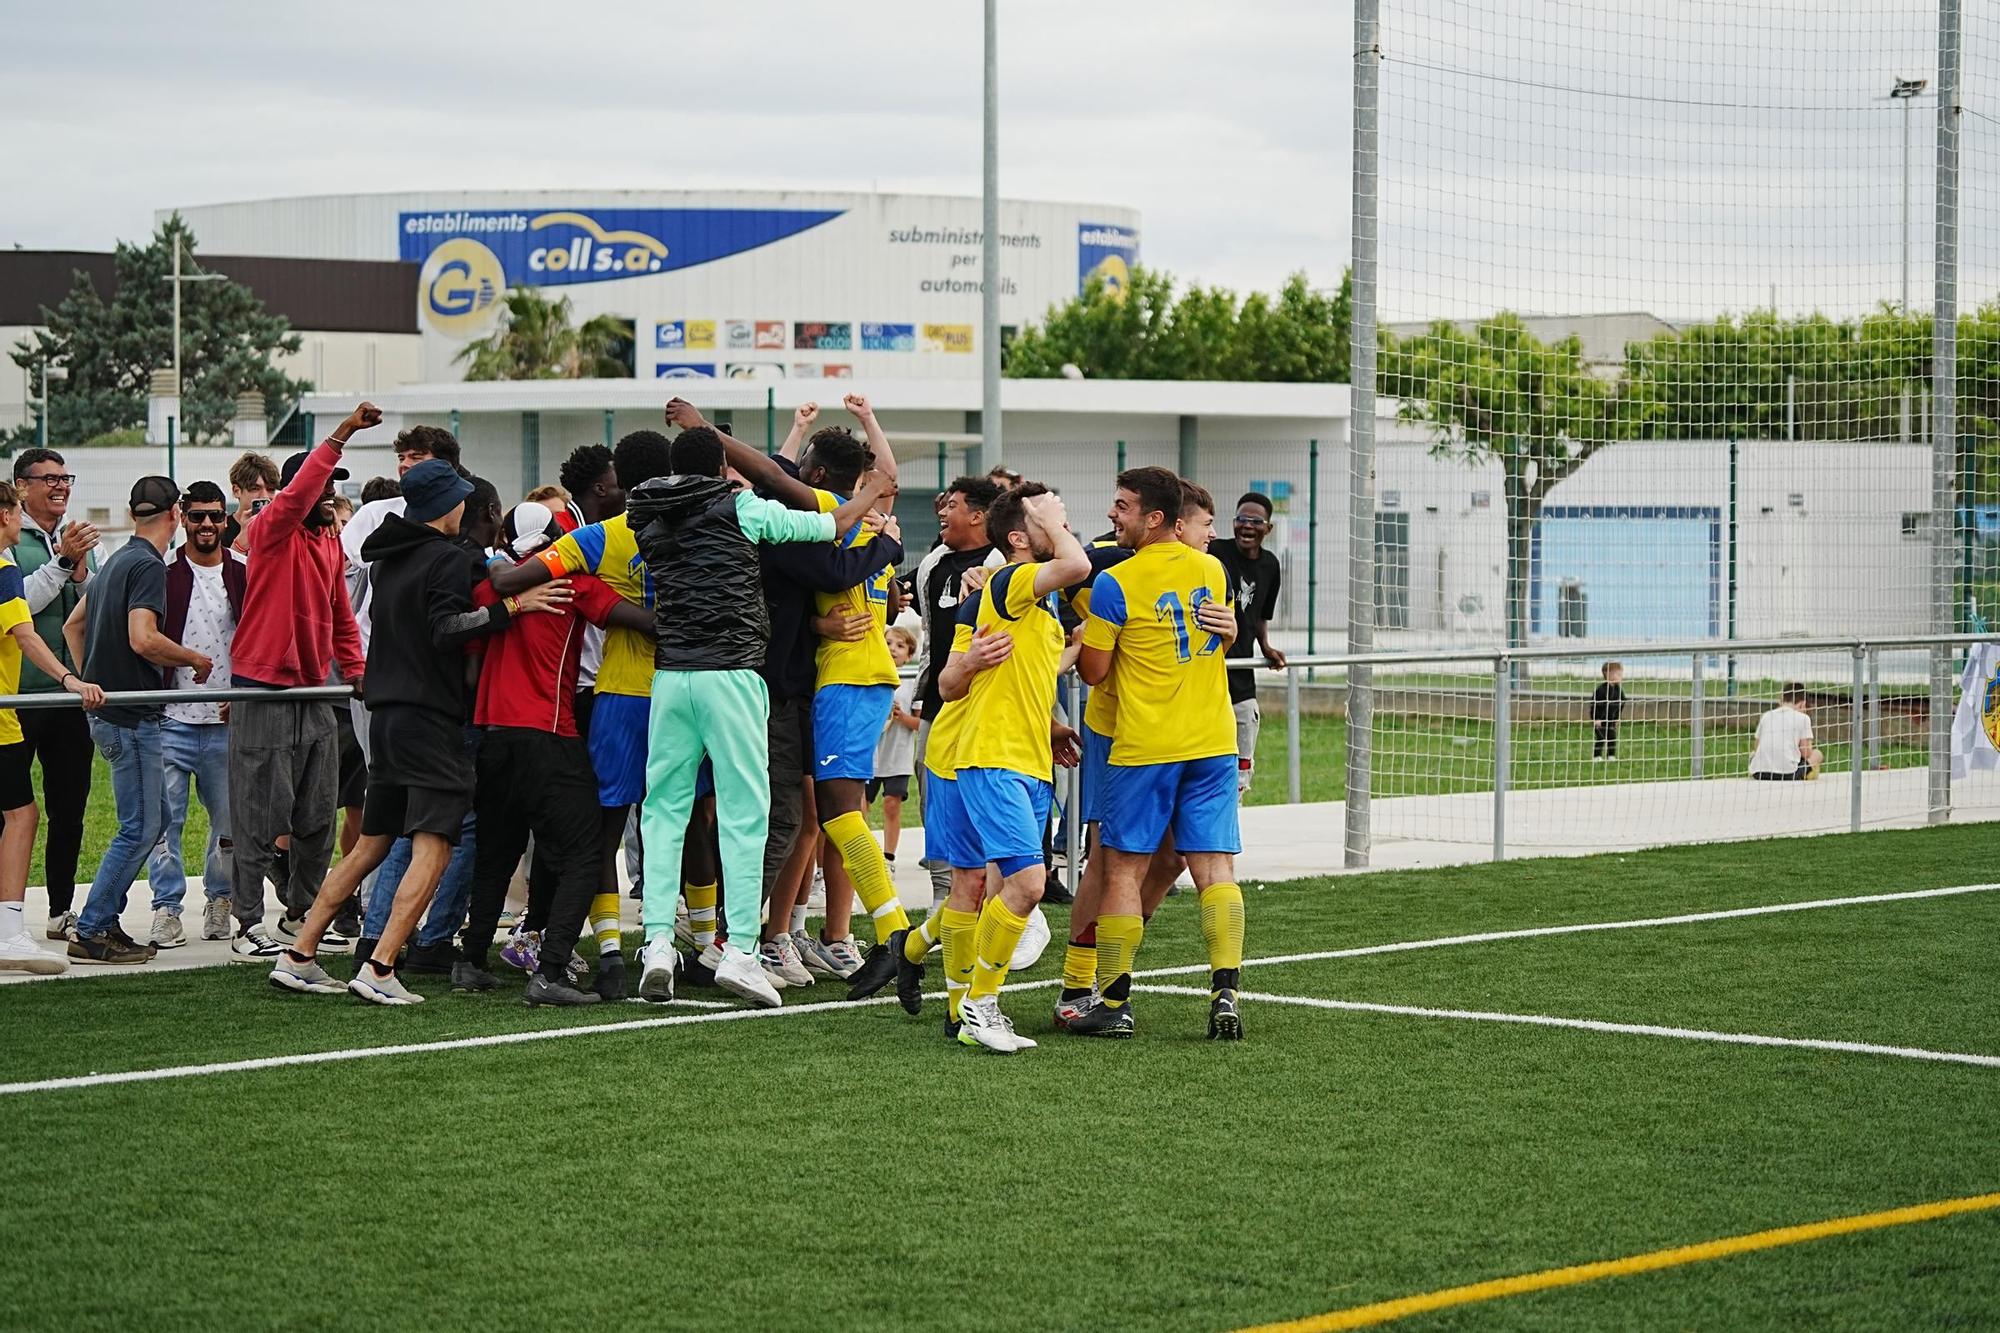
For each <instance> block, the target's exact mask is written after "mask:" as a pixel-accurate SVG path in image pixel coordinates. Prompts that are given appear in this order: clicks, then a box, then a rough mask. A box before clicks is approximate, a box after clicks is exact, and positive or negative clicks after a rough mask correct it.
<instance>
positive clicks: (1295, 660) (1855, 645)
mask: <svg viewBox="0 0 2000 1333" xmlns="http://www.w3.org/2000/svg"><path fill="white" fill-rule="evenodd" d="M1996 640H2000V635H1996V634H1901V635H1887V636H1884V637H1882V638H1879V639H1878V638H1851V639H1720V640H1717V639H1698V640H1691V641H1688V642H1685V643H1635V644H1597V645H1593V646H1591V647H1588V648H1442V649H1438V650H1437V651H1434V652H1426V651H1422V650H1416V649H1412V650H1407V651H1401V652H1393V653H1315V654H1313V655H1312V656H1310V657H1308V656H1306V655H1304V654H1300V655H1298V656H1296V657H1294V656H1290V655H1287V657H1286V659H1285V667H1284V668H1275V667H1269V666H1267V665H1266V664H1265V663H1264V662H1263V661H1262V660H1260V659H1257V658H1239V659H1233V660H1231V661H1230V663H1229V669H1230V670H1231V671H1251V670H1256V671H1266V670H1280V669H1285V670H1293V669H1296V670H1306V669H1317V668H1323V667H1346V666H1363V667H1383V666H1423V665H1427V664H1429V663H1433V662H1493V663H1500V662H1538V661H1542V662H1546V661H1563V660H1567V659H1572V658H1578V657H1693V656H1700V657H1729V656H1738V657H1740V656H1743V655H1745V654H1749V653H1867V652H1879V651H1890V650H1894V649H1899V648H1963V647H1970V646H1971V645H1973V644H1979V643H1993V642H1995V641H1996Z"/></svg>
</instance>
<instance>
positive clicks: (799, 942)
mask: <svg viewBox="0 0 2000 1333" xmlns="http://www.w3.org/2000/svg"><path fill="white" fill-rule="evenodd" d="M792 947H793V948H795V949H797V950H798V951H799V961H800V962H802V963H804V964H805V965H806V971H808V972H811V973H813V974H814V975H816V976H822V977H837V976H839V975H840V974H839V973H838V972H835V971H834V970H833V960H832V959H831V958H829V957H827V954H826V946H825V945H824V944H821V943H820V942H819V940H818V939H817V938H816V937H815V936H814V935H813V933H812V932H811V931H810V930H795V931H793V932H792Z"/></svg>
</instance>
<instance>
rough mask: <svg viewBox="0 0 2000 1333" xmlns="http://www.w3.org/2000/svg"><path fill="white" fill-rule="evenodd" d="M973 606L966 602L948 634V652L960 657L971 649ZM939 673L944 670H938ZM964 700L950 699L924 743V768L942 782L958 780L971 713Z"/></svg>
mask: <svg viewBox="0 0 2000 1333" xmlns="http://www.w3.org/2000/svg"><path fill="white" fill-rule="evenodd" d="M972 609H973V604H972V601H971V599H967V601H966V603H965V606H964V609H962V610H961V611H960V612H959V617H958V626H957V628H955V629H953V630H952V632H951V651H952V652H954V653H962V652H964V651H965V650H966V649H967V648H970V647H971V646H972V619H971V615H970V613H971V611H972ZM939 670H943V667H942V666H940V667H939ZM966 702H967V701H966V700H965V699H950V700H947V701H946V702H945V705H944V707H942V708H940V709H938V715H937V716H936V717H935V718H933V719H932V720H931V734H930V738H929V739H928V740H926V741H925V742H924V767H925V768H927V769H929V770H930V771H931V772H933V773H935V774H937V775H938V776H939V777H941V778H955V777H957V776H958V738H959V735H960V734H961V732H962V731H963V729H964V726H965V719H966V718H967V717H968V716H969V715H970V713H971V710H970V709H969V708H967V707H966Z"/></svg>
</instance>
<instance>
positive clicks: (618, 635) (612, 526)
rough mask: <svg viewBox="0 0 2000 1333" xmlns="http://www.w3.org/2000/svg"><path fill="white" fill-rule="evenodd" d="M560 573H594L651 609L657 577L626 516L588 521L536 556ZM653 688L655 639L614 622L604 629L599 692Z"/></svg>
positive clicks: (643, 691) (632, 692) (644, 692)
mask: <svg viewBox="0 0 2000 1333" xmlns="http://www.w3.org/2000/svg"><path fill="white" fill-rule="evenodd" d="M536 558H537V559H539V560H540V561H541V562H542V563H543V564H545V565H547V566H548V568H549V573H550V574H552V575H553V576H555V577H556V578H561V577H562V576H563V575H565V574H577V573H589V574H595V575H597V577H599V578H600V579H603V580H604V581H605V583H607V584H608V585H610V587H611V590H612V591H613V592H615V593H617V594H618V595H619V596H620V597H623V598H624V599H625V600H626V601H628V602H631V603H633V604H635V605H637V606H643V607H646V608H647V609H649V610H650V609H651V608H652V605H653V581H652V578H651V577H650V576H649V575H648V574H647V573H646V561H645V558H644V557H642V556H641V555H640V554H639V541H638V538H637V537H635V536H633V534H632V524H631V521H630V520H629V519H627V518H626V516H625V515H623V514H619V515H618V516H617V517H615V518H608V519H606V520H604V522H602V523H586V524H585V525H584V526H582V527H580V528H578V529H577V530H576V531H574V532H569V533H565V534H564V535H563V536H562V538H561V539H560V540H558V541H557V542H556V544H555V545H553V546H551V547H549V548H548V549H547V550H545V551H543V552H542V553H541V554H540V555H539V556H537V557H536ZM652 692H653V641H652V640H651V639H649V638H647V637H646V636H645V635H644V634H641V633H639V632H638V631H637V630H629V629H620V628H618V627H617V626H616V625H612V626H609V627H607V628H606V629H605V631H604V664H603V665H602V666H600V667H598V669H597V693H599V694H629V695H636V696H638V697H639V698H642V699H643V698H645V697H646V696H647V695H649V694H651V693H652Z"/></svg>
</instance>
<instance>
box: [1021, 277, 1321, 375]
mask: <svg viewBox="0 0 2000 1333" xmlns="http://www.w3.org/2000/svg"><path fill="white" fill-rule="evenodd" d="M1352 308H1353V284H1352V281H1351V279H1350V278H1349V277H1343V278H1342V279H1341V284H1340V289H1339V291H1337V292H1334V293H1331V294H1329V293H1326V292H1318V291H1314V290H1313V289H1312V288H1311V286H1309V285H1308V284H1307V282H1306V276H1305V274H1303V273H1294V274H1293V275H1292V276H1291V277H1290V278H1288V279H1287V280H1286V282H1285V285H1284V287H1283V288H1282V289H1281V290H1280V291H1279V292H1278V294H1277V296H1276V297H1275V298H1273V297H1271V296H1267V295H1265V294H1264V293H1262V292H1257V293H1253V294H1252V295H1251V296H1250V297H1249V298H1248V299H1247V300H1240V301H1239V299H1238V298H1237V296H1236V294H1235V293H1234V292H1232V291H1230V290H1228V289H1227V288H1222V287H1203V286H1200V285H1198V284H1195V285H1190V286H1189V287H1188V288H1187V289H1186V290H1185V291H1182V292H1181V293H1180V294H1179V295H1178V296H1176V295H1175V284H1174V279H1173V277H1172V276H1171V275H1170V274H1166V273H1159V272H1155V271H1153V270H1151V269H1147V268H1145V267H1144V266H1139V267H1135V268H1134V269H1133V270H1132V275H1131V281H1130V282H1129V283H1128V284H1127V285H1126V287H1125V290H1124V291H1123V292H1122V293H1118V292H1112V291H1109V290H1107V289H1106V288H1105V286H1104V284H1103V283H1102V282H1101V281H1099V280H1097V279H1092V280H1091V282H1090V285H1089V286H1088V287H1086V288H1085V289H1084V291H1083V294H1082V295H1080V296H1078V297H1076V298H1075V299H1073V300H1071V301H1069V302H1067V303H1066V304H1064V305H1060V306H1052V307H1050V309H1049V313H1048V316H1047V317H1046V318H1045V319H1044V320H1043V322H1042V323H1041V324H1040V325H1029V326H1028V327H1027V328H1024V329H1023V330H1022V331H1021V333H1020V334H1019V336H1018V337H1016V338H1015V339H1014V341H1013V342H1012V343H1011V344H1010V345H1009V346H1008V349H1007V357H1006V373H1007V374H1008V375H1010V376H1014V377H1017V378H1023V379H1052V378H1055V377H1057V376H1059V375H1061V374H1062V368H1063V366H1064V365H1066V364H1067V365H1073V366H1075V367H1077V368H1078V369H1079V370H1081V371H1082V372H1083V373H1084V374H1085V375H1087V376H1089V377H1090V378H1092V379H1159V380H1288V381H1295V382H1301V383H1319V384H1338V383H1344V382H1345V381H1346V379H1347V370H1348V355H1347V353H1348V345H1347V344H1348V316H1349V313H1350V312H1351V310H1352Z"/></svg>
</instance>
